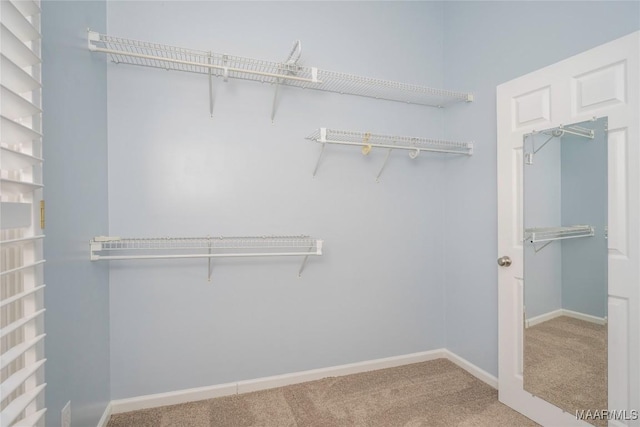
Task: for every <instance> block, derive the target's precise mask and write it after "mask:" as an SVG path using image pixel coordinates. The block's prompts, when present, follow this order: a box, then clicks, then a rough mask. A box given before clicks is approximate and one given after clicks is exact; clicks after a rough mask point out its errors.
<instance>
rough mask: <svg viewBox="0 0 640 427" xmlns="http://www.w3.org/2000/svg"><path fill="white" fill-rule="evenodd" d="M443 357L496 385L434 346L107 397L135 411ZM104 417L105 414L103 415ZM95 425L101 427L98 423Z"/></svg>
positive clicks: (114, 405) (114, 406)
mask: <svg viewBox="0 0 640 427" xmlns="http://www.w3.org/2000/svg"><path fill="white" fill-rule="evenodd" d="M441 358H446V359H448V360H450V361H452V362H453V363H455V364H456V365H458V366H460V367H461V368H462V369H464V370H466V371H467V372H469V373H471V374H472V375H473V376H475V377H477V378H478V379H480V380H481V381H484V382H485V383H487V384H489V385H490V386H492V387H493V388H497V387H498V379H497V378H496V377H494V376H493V375H491V374H489V373H488V372H486V371H484V370H482V369H480V368H478V367H477V366H475V365H473V364H472V363H471V362H469V361H467V360H465V359H463V358H461V357H460V356H457V355H455V354H454V353H452V352H450V351H449V350H447V349H437V350H431V351H423V352H420V353H412V354H407V355H402V356H394V357H386V358H383V359H374V360H367V361H364V362H358V363H349V364H346V365H338V366H331V367H328V368H321V369H312V370H308V371H301V372H294V373H290V374H284V375H275V376H271V377H264V378H257V379H253V380H245V381H238V382H233V383H227V384H219V385H214V386H207V387H199V388H192V389H186V390H178V391H172V392H167V393H157V394H150V395H146V396H138V397H132V398H129V399H119V400H113V401H111V405H110V407H109V410H110V413H113V414H120V413H123V412H129V411H137V410H140V409H147V408H155V407H158V406H166V405H176V404H179V403H186V402H195V401H198V400H205V399H212V398H214V397H222V396H229V395H232V394H241V393H249V392H252V391H258V390H267V389H271V388H276V387H283V386H287V385H292V384H299V383H303V382H307V381H314V380H319V379H322V378H328V377H340V376H344V375H351V374H357V373H361V372H369V371H375V370H378V369H386V368H395V367H397V366H402V365H409V364H412V363H420V362H426V361H429V360H435V359H441ZM107 419H108V418H107ZM98 427H102V425H99V426H98Z"/></svg>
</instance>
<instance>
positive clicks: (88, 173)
mask: <svg viewBox="0 0 640 427" xmlns="http://www.w3.org/2000/svg"><path fill="white" fill-rule="evenodd" d="M105 26H106V3H105V2H104V1H92V2H68V1H61V2H57V1H55V2H54V1H43V2H42V34H43V42H42V50H43V55H42V57H43V58H42V62H43V66H42V69H43V75H42V81H43V90H42V93H43V110H44V114H43V130H44V158H45V164H44V182H45V184H46V188H45V199H46V206H47V217H46V219H47V223H46V229H45V234H46V239H45V243H44V255H45V258H46V259H47V263H46V268H45V283H46V284H47V288H46V292H45V306H46V309H47V312H46V323H45V328H46V333H47V337H46V344H45V352H46V358H47V366H46V382H47V388H46V405H47V408H48V409H47V414H46V421H47V425H49V426H56V425H60V411H61V409H62V407H63V406H64V405H65V403H66V402H67V401H69V400H71V419H72V425H73V426H78V427H85V426H95V425H96V424H97V423H98V420H99V419H100V417H101V416H102V414H103V412H104V410H105V408H106V406H107V404H108V402H109V400H110V389H109V369H110V362H109V289H108V286H109V272H108V266H107V265H104V264H96V263H91V262H89V251H88V249H89V248H88V242H89V239H90V238H91V237H93V236H95V235H100V234H105V233H107V226H108V222H107V110H106V96H107V88H106V67H105V61H104V59H103V58H100V57H98V56H95V55H92V54H91V53H90V52H89V51H88V50H87V48H86V43H87V42H86V34H87V33H86V29H87V27H92V28H95V29H98V30H104V29H105Z"/></svg>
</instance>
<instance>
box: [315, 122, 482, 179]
mask: <svg viewBox="0 0 640 427" xmlns="http://www.w3.org/2000/svg"><path fill="white" fill-rule="evenodd" d="M306 139H308V140H310V141H315V142H318V143H321V144H322V150H321V151H320V155H319V157H318V161H317V163H316V167H315V169H314V171H313V176H315V175H316V172H317V171H318V166H319V165H320V160H321V158H322V154H323V152H324V147H325V145H326V144H338V145H353V146H359V147H361V151H362V154H364V155H367V154H369V152H370V151H371V149H372V148H386V149H387V156H386V157H385V160H384V163H383V165H382V168H381V169H380V172H379V173H378V175H377V176H376V180H377V179H378V178H380V175H381V174H382V171H383V170H384V167H385V165H386V163H387V160H388V159H389V155H390V154H391V151H393V150H408V151H410V153H409V157H411V158H412V159H415V158H416V157H418V155H419V154H420V152H422V151H427V152H435V153H448V154H464V155H467V156H471V155H472V154H473V143H472V142H456V141H447V140H442V139H430V138H422V137H415V136H394V135H381V134H375V133H370V132H360V131H348V130H335V129H327V128H320V129H317V130H316V131H314V132H313V133H312V134H311V135H309V136H307V138H306Z"/></svg>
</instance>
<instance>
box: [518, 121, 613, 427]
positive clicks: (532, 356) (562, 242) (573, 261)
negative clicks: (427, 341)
mask: <svg viewBox="0 0 640 427" xmlns="http://www.w3.org/2000/svg"><path fill="white" fill-rule="evenodd" d="M523 150H524V153H523V158H524V178H523V179H524V181H523V187H524V195H523V199H524V200H523V208H524V305H525V314H524V334H523V336H524V349H523V371H524V389H525V390H526V391H527V392H529V393H531V394H533V395H535V396H537V397H539V398H541V399H544V400H546V401H548V402H550V403H552V404H553V405H555V406H557V407H559V408H561V409H563V410H565V411H567V412H569V413H571V414H574V413H577V412H578V413H579V412H580V411H592V413H593V412H594V411H602V410H603V409H606V408H607V262H608V260H607V240H606V239H607V118H606V117H605V118H599V119H595V118H594V119H593V120H591V121H587V122H581V123H576V124H572V125H565V126H561V127H557V128H553V129H548V130H545V131H541V132H532V133H530V134H527V135H525V137H524V147H523ZM593 423H594V424H596V425H598V421H597V420H595V421H593ZM602 425H606V420H604V421H602Z"/></svg>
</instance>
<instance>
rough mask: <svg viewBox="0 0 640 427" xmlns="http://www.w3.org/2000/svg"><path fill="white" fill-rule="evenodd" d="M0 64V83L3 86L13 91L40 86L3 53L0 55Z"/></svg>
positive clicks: (22, 91) (23, 90)
mask: <svg viewBox="0 0 640 427" xmlns="http://www.w3.org/2000/svg"><path fill="white" fill-rule="evenodd" d="M0 64H1V65H2V69H1V72H0V77H1V80H0V84H2V85H3V86H6V87H8V88H9V89H11V90H12V91H14V92H15V93H26V92H30V91H32V90H36V89H38V88H40V82H38V81H37V80H36V79H34V78H33V76H31V75H30V74H29V73H27V72H26V71H25V70H23V69H22V68H20V67H19V66H18V65H17V64H16V63H15V62H13V61H12V60H10V59H9V58H7V57H6V56H4V54H3V55H0Z"/></svg>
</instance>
